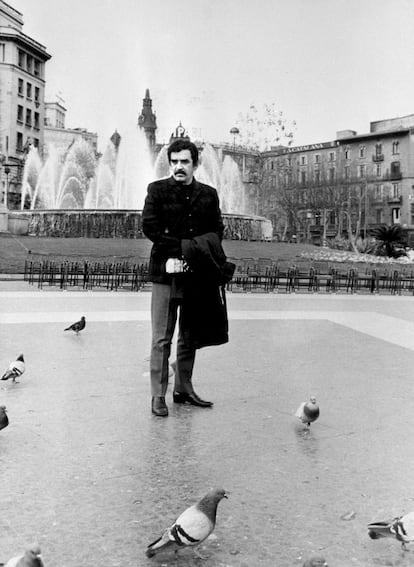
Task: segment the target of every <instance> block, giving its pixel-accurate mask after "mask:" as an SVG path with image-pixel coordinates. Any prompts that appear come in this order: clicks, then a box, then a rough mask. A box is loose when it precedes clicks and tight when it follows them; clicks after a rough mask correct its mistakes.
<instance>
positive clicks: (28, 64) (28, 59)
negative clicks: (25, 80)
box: [26, 55, 33, 73]
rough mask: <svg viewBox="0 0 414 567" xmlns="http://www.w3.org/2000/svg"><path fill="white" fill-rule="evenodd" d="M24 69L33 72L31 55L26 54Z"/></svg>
mask: <svg viewBox="0 0 414 567" xmlns="http://www.w3.org/2000/svg"><path fill="white" fill-rule="evenodd" d="M26 71H28V72H29V73H33V57H32V56H31V55H27V56H26Z"/></svg>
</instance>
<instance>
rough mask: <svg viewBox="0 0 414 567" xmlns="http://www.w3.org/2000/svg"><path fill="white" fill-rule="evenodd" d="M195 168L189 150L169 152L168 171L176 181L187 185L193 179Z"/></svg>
mask: <svg viewBox="0 0 414 567" xmlns="http://www.w3.org/2000/svg"><path fill="white" fill-rule="evenodd" d="M195 169H196V167H195V166H194V165H193V160H192V158H191V152H190V150H181V151H180V152H172V153H171V157H170V171H171V175H172V176H173V177H174V179H175V180H176V181H177V183H182V184H183V185H189V184H190V183H191V182H192V180H193V175H194V171H195Z"/></svg>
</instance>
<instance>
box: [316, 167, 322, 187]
mask: <svg viewBox="0 0 414 567" xmlns="http://www.w3.org/2000/svg"><path fill="white" fill-rule="evenodd" d="M315 183H316V185H320V184H321V172H320V171H319V169H316V170H315Z"/></svg>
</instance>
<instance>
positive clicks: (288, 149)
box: [277, 140, 339, 154]
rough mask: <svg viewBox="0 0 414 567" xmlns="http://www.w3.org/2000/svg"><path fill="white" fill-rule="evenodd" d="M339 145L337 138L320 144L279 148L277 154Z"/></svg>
mask: <svg viewBox="0 0 414 567" xmlns="http://www.w3.org/2000/svg"><path fill="white" fill-rule="evenodd" d="M337 146H339V142H338V140H335V141H334V142H321V143H320V144H309V145H307V146H296V147H294V148H281V149H280V150H278V151H277V153H278V154H293V153H297V152H309V151H311V150H323V149H327V148H336V147H337Z"/></svg>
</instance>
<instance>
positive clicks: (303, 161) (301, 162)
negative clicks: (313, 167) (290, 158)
mask: <svg viewBox="0 0 414 567" xmlns="http://www.w3.org/2000/svg"><path fill="white" fill-rule="evenodd" d="M300 165H306V156H300Z"/></svg>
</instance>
